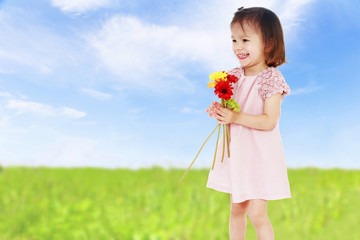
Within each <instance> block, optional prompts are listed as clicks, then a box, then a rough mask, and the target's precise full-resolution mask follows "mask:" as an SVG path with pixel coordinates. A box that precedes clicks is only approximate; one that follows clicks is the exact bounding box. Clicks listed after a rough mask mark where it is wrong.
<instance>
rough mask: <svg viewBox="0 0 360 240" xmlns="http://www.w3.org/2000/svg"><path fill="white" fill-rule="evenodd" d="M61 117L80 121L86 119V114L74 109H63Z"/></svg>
mask: <svg viewBox="0 0 360 240" xmlns="http://www.w3.org/2000/svg"><path fill="white" fill-rule="evenodd" d="M60 115H61V116H66V117H70V118H74V119H78V118H82V117H85V116H86V113H85V112H82V111H79V110H76V109H74V108H69V107H62V108H61V113H60Z"/></svg>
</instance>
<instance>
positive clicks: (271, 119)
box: [207, 93, 282, 131]
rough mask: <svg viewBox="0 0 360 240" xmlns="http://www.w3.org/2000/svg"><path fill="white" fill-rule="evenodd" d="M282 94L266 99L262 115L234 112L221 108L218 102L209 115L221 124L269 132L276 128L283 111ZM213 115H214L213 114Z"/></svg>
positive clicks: (211, 108)
mask: <svg viewBox="0 0 360 240" xmlns="http://www.w3.org/2000/svg"><path fill="white" fill-rule="evenodd" d="M281 100H282V94H281V93H277V94H275V95H272V96H271V97H269V98H266V99H265V103H264V110H263V113H262V114H261V115H252V114H246V113H242V112H234V111H232V110H229V109H227V108H223V107H221V105H220V104H219V103H218V102H215V103H213V104H214V105H213V106H212V107H210V110H207V112H209V115H210V116H212V117H215V118H216V119H217V121H218V123H219V124H228V123H236V124H240V125H242V126H245V127H248V128H254V129H258V130H265V131H269V130H271V129H273V128H274V127H275V124H276V122H277V120H278V116H279V114H280V109H281ZM211 113H212V114H211Z"/></svg>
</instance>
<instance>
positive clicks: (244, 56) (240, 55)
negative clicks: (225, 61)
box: [236, 53, 249, 59]
mask: <svg viewBox="0 0 360 240" xmlns="http://www.w3.org/2000/svg"><path fill="white" fill-rule="evenodd" d="M236 55H237V56H238V58H239V59H245V58H246V57H247V56H249V54H248V53H241V54H236Z"/></svg>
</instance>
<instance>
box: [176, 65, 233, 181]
mask: <svg viewBox="0 0 360 240" xmlns="http://www.w3.org/2000/svg"><path fill="white" fill-rule="evenodd" d="M209 78H210V81H209V84H208V88H215V90H214V93H215V95H217V96H218V97H219V98H220V99H221V106H222V107H225V108H228V109H230V110H233V111H235V112H239V111H240V107H239V104H237V102H235V100H234V99H233V98H232V95H233V91H232V90H233V84H235V83H236V82H237V81H238V78H237V77H236V76H234V75H231V74H228V73H227V72H224V71H219V72H215V73H212V74H210V76H209ZM221 127H222V129H223V152H222V157H221V162H223V160H224V153H225V142H226V145H227V154H228V157H230V149H229V142H230V141H231V139H230V134H229V127H228V124H221V125H220V124H218V125H216V127H215V129H214V130H213V131H212V133H211V134H210V135H209V136H208V137H207V139H206V140H205V142H204V143H203V145H202V146H201V148H200V150H199V152H198V153H197V155H196V157H195V159H194V160H193V161H192V163H191V164H190V166H189V168H188V169H187V170H186V172H185V173H184V175H183V176H182V178H181V179H180V181H179V183H180V182H181V181H182V180H183V178H184V177H185V175H186V173H187V172H188V171H189V170H190V168H191V166H192V165H193V164H194V162H195V160H196V158H197V157H198V156H199V154H200V152H201V150H202V148H203V147H204V145H205V143H206V142H207V141H208V140H209V138H210V137H211V136H212V135H213V134H214V132H215V131H216V129H218V135H217V140H216V147H215V154H214V160H213V164H212V167H211V170H213V169H214V165H215V159H216V152H217V146H218V143H219V136H220V131H221Z"/></svg>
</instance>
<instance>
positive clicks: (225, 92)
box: [214, 81, 233, 100]
mask: <svg viewBox="0 0 360 240" xmlns="http://www.w3.org/2000/svg"><path fill="white" fill-rule="evenodd" d="M232 89H233V87H232V86H231V85H230V82H229V81H226V82H218V83H217V84H216V86H215V91H214V92H215V95H218V97H219V98H223V99H225V100H229V99H230V98H231V96H232V95H233V92H232Z"/></svg>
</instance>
